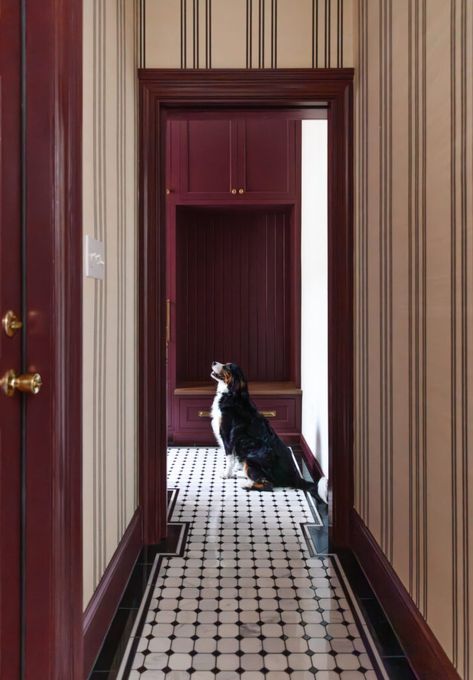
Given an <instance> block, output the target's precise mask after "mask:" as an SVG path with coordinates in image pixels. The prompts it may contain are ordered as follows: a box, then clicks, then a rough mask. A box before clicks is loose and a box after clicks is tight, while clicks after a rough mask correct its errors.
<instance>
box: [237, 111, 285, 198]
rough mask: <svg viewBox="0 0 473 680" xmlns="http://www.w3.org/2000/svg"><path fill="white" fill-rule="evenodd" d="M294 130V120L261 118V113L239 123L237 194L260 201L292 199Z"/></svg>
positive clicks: (262, 116)
mask: <svg viewBox="0 0 473 680" xmlns="http://www.w3.org/2000/svg"><path fill="white" fill-rule="evenodd" d="M297 129H298V128H297V122H296V121H294V120H287V119H284V118H274V117H273V118H271V117H265V116H264V114H261V116H259V117H251V118H246V119H242V120H240V121H239V131H238V152H239V153H238V166H239V186H238V191H239V193H240V195H245V196H246V198H262V199H263V198H264V199H271V198H273V199H282V198H292V197H293V196H294V194H295V187H296V168H297V167H298V158H297V157H296V150H297V148H298V145H297V143H296V134H297ZM241 190H243V191H241ZM243 192H244V194H243Z"/></svg>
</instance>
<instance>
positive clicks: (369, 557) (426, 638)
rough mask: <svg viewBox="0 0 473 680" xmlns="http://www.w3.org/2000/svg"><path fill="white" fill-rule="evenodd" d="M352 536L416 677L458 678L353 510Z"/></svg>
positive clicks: (428, 679) (377, 546)
mask: <svg viewBox="0 0 473 680" xmlns="http://www.w3.org/2000/svg"><path fill="white" fill-rule="evenodd" d="M351 539H352V540H351V543H352V550H353V552H354V554H355V556H356V557H357V559H358V562H359V563H360V565H361V567H362V568H363V570H364V572H365V574H366V576H367V578H368V580H369V582H370V584H371V586H372V588H373V590H374V592H375V593H376V596H377V598H378V600H379V602H380V604H381V606H382V607H383V609H384V611H385V612H386V615H387V617H388V618H389V619H390V621H391V623H392V626H393V628H394V630H395V631H396V634H397V636H398V638H399V641H400V643H401V645H402V646H403V648H404V651H405V653H406V656H407V657H408V659H409V662H410V664H411V666H412V668H413V670H414V672H415V673H416V675H417V677H418V678H419V680H460V676H459V675H458V673H457V671H456V670H455V668H454V666H453V664H452V662H451V661H450V659H449V658H448V657H447V655H446V654H445V652H444V650H443V649H442V647H441V645H440V643H439V642H438V640H437V638H436V637H435V635H434V634H433V633H432V631H431V629H430V628H429V626H428V625H427V623H426V621H425V619H424V618H423V617H422V615H421V613H420V612H419V610H418V609H417V607H416V605H415V603H414V601H413V600H412V598H411V596H410V595H409V593H408V592H407V590H406V588H405V587H404V585H403V584H402V582H401V580H400V579H399V577H398V575H397V574H396V572H395V571H394V569H393V568H392V566H391V564H390V563H389V561H388V560H387V558H386V556H385V555H384V553H383V552H382V550H381V548H380V547H379V545H378V543H377V541H376V540H375V538H374V536H373V535H372V533H371V532H370V530H369V529H368V527H367V526H366V525H365V524H364V522H363V520H362V519H361V517H360V516H359V515H358V513H357V512H356V511H355V510H353V511H352V517H351Z"/></svg>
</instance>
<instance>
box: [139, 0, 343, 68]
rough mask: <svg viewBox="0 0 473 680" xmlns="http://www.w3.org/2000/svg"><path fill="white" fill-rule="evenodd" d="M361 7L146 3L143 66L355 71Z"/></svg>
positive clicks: (207, 0) (295, 0)
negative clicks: (351, 68) (355, 14)
mask: <svg viewBox="0 0 473 680" xmlns="http://www.w3.org/2000/svg"><path fill="white" fill-rule="evenodd" d="M355 2H356V0H139V3H140V8H139V11H140V34H141V43H140V58H139V61H140V66H141V67H143V68H157V67H159V68H283V67H286V68H290V67H308V68H311V67H312V68H324V67H332V68H340V67H342V66H352V65H353V28H354V22H353V12H354V4H355Z"/></svg>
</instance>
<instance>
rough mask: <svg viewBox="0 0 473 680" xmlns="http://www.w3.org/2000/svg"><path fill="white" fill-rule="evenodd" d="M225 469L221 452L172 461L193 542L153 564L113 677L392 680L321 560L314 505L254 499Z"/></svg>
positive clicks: (329, 563) (179, 515)
mask: <svg viewBox="0 0 473 680" xmlns="http://www.w3.org/2000/svg"><path fill="white" fill-rule="evenodd" d="M223 465H224V460H223V457H222V456H221V455H220V454H219V452H218V450H217V449H214V448H207V449H205V448H171V449H170V450H169V454H168V476H169V487H170V488H173V489H177V490H178V494H177V500H176V501H175V505H174V508H173V509H172V516H171V521H172V522H173V523H174V524H175V523H182V526H183V529H182V531H183V533H182V535H185V534H186V540H184V541H183V542H182V543H181V545H182V549H181V552H180V555H179V556H162V555H158V556H157V557H156V561H155V565H154V568H153V571H152V572H151V576H150V581H149V583H150V586H149V589H148V592H147V593H145V596H144V598H143V603H142V606H141V609H140V611H139V613H138V616H137V619H136V623H135V627H134V629H133V631H132V635H131V638H130V642H129V644H128V648H127V654H126V655H125V658H124V660H123V662H122V666H121V669H120V672H119V674H118V677H119V678H123V679H126V678H130V680H137V679H138V678H140V679H141V678H143V680H144V679H148V678H149V679H150V680H151V679H152V680H161V679H164V678H166V680H188V679H189V678H192V680H213V679H216V680H233V679H235V680H236V679H237V678H243V680H262V679H263V678H266V680H286V679H289V678H290V679H291V680H309V679H312V678H314V677H315V678H317V680H332V679H336V678H342V680H358V679H360V680H361V679H362V678H366V679H367V680H375V679H376V678H377V677H379V678H383V677H384V678H387V677H388V676H387V675H386V674H385V672H384V671H381V670H380V669H379V671H378V674H376V673H375V671H374V670H373V663H372V661H371V659H370V657H369V655H368V654H367V650H366V647H365V644H364V642H363V639H364V640H366V641H367V642H369V643H370V646H371V648H372V652H371V653H372V655H374V657H373V658H374V659H375V662H376V663H377V665H379V664H380V661H379V656H377V654H376V652H375V651H374V645H373V644H372V639H371V636H370V634H369V632H368V630H367V628H366V625H365V624H364V621H363V619H362V617H361V614H360V612H359V610H358V609H357V606H356V604H355V605H354V604H353V599H352V596H351V594H350V589H348V590H347V589H346V581H345V576H344V574H343V571H342V570H341V566H340V562H339V561H338V558H336V557H334V556H331V555H327V556H323V557H322V556H320V557H315V556H314V550H313V546H312V544H311V542H310V538H307V537H308V536H309V532H305V531H304V527H305V526H307V525H314V524H319V523H320V518H319V517H318V516H317V514H316V509H315V506H313V508H311V505H312V503H311V505H309V502H308V500H307V498H306V497H305V494H304V493H303V492H301V491H298V490H292V489H278V490H276V491H275V492H274V493H267V494H264V493H261V494H259V493H248V492H247V491H245V490H243V489H241V487H240V484H241V480H240V479H234V480H222V478H221V473H222V471H223ZM342 582H343V585H342ZM347 593H348V597H347ZM362 631H363V635H362ZM362 637H363V639H362Z"/></svg>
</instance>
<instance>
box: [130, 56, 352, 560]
mask: <svg viewBox="0 0 473 680" xmlns="http://www.w3.org/2000/svg"><path fill="white" fill-rule="evenodd" d="M139 79H140V240H139V254H140V255H139V257H140V309H139V318H140V321H139V324H140V330H139V335H140V349H139V351H140V369H141V370H140V388H139V395H140V406H139V413H140V504H141V507H142V509H143V522H144V527H143V528H144V540H145V542H146V543H156V542H158V541H159V540H160V539H162V538H163V537H164V536H165V535H166V493H165V490H166V366H165V356H166V354H165V352H166V346H165V340H166V338H165V324H166V318H165V314H166V304H165V302H166V247H165V244H166V238H165V236H166V232H165V200H164V195H165V194H164V190H165V187H164V183H163V182H164V162H165V158H164V156H165V143H164V141H165V140H164V125H163V120H164V116H163V113H164V111H165V110H167V109H169V108H173V107H178V108H181V109H182V108H186V107H190V108H196V107H198V106H203V107H226V108H231V107H246V108H249V107H272V108H282V107H284V108H288V107H298V108H303V107H313V106H316V105H319V106H320V104H321V103H323V102H326V104H327V106H328V156H329V167H328V259H329V285H328V288H329V319H328V328H329V442H330V472H329V476H330V480H331V488H332V493H331V518H332V526H331V540H332V544H333V545H334V546H336V547H344V546H348V545H349V527H350V511H351V508H352V507H353V171H352V165H353V158H352V155H353V140H352V136H353V120H352V118H353V94H352V89H353V88H352V82H353V69H317V70H311V69H277V70H258V71H256V70H254V71H253V70H239V69H235V70H220V69H213V70H208V71H204V70H192V71H187V70H177V69H142V70H140V71H139Z"/></svg>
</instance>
